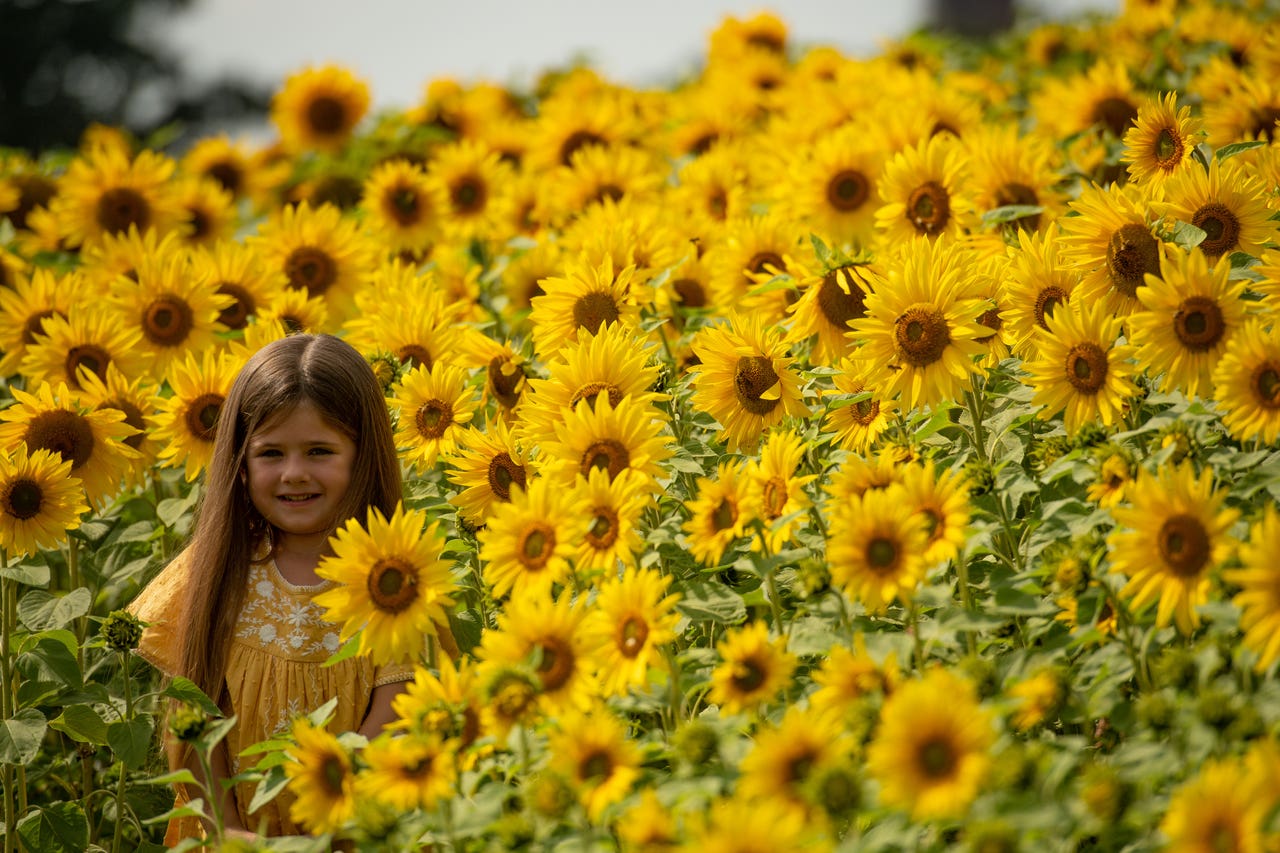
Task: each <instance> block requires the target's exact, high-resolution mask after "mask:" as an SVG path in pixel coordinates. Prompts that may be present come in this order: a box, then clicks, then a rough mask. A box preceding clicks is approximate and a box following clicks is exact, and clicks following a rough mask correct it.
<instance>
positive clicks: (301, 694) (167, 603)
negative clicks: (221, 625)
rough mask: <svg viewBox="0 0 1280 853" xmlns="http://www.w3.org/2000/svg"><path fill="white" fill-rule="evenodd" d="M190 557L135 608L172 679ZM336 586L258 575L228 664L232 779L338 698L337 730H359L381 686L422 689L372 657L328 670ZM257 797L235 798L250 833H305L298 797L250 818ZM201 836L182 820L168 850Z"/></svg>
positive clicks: (402, 670)
mask: <svg viewBox="0 0 1280 853" xmlns="http://www.w3.org/2000/svg"><path fill="white" fill-rule="evenodd" d="M185 557H186V552H183V553H182V554H179V555H178V556H177V557H176V558H174V560H173V561H172V562H170V563H169V565H168V566H166V567H165V568H164V570H163V571H161V572H160V574H159V575H157V576H156V578H155V579H154V580H153V581H152V582H151V583H149V584H148V585H147V587H146V588H145V589H144V590H143V591H142V592H141V593H140V594H139V595H138V597H137V598H136V599H135V600H134V602H133V604H131V605H130V607H129V610H130V611H131V612H132V613H133V614H134V615H135V616H137V617H138V618H139V619H141V620H143V621H144V622H149V623H151V624H150V625H149V626H148V627H147V628H146V630H144V631H143V634H142V642H141V645H140V646H139V648H138V653H139V654H140V655H141V656H142V657H143V658H144V659H146V660H147V661H149V662H150V663H151V664H152V665H154V666H155V667H156V668H157V669H159V670H160V671H161V672H163V673H165V674H166V675H170V676H172V675H175V674H177V673H176V672H175V670H176V667H177V656H178V649H179V642H180V638H181V634H182V631H183V628H184V627H185V625H186V619H184V618H183V615H182V614H181V613H178V612H177V608H178V607H179V606H180V604H179V603H180V601H181V597H180V595H179V593H180V591H181V589H182V587H183V585H184V584H185V583H186V579H187V576H188V572H189V570H190V568H189V565H188V562H189V561H188V560H187V559H185ZM334 585H335V584H334V582H333V581H324V582H322V583H319V584H315V585H313V586H297V585H295V584H292V583H289V581H287V580H285V578H284V577H283V575H281V574H280V570H279V568H277V567H276V564H275V562H274V561H272V560H267V561H264V562H261V563H255V564H253V565H252V566H251V567H250V570H249V586H248V589H247V590H245V600H244V604H243V606H242V607H241V610H240V616H239V619H238V620H237V622H236V633H235V638H234V639H233V640H232V644H231V649H230V652H229V654H228V658H227V676H226V684H227V696H228V697H229V699H230V708H229V709H228V711H229V713H231V714H235V715H236V717H237V725H236V727H235V728H234V729H232V730H231V733H230V734H228V735H227V739H226V746H227V755H228V758H229V760H230V763H231V773H232V774H233V775H234V774H236V773H239V772H240V771H241V770H242V769H244V768H248V767H252V766H253V765H254V764H255V763H256V762H257V761H258V759H259V758H261V756H258V755H247V756H243V757H242V756H241V755H240V751H241V750H242V749H244V748H246V747H248V746H251V745H252V744H255V743H258V742H259V741H263V740H267V739H268V738H272V737H275V736H277V735H279V734H281V733H284V732H287V731H288V729H289V726H290V724H291V723H292V721H293V719H294V718H295V717H296V716H298V715H300V714H305V713H307V712H309V711H312V710H314V709H316V708H318V707H319V706H321V705H323V704H324V703H325V702H327V701H328V700H329V699H330V698H332V697H334V696H337V697H338V706H337V708H336V710H335V711H334V716H333V719H332V721H331V722H330V724H329V727H328V728H329V731H332V732H343V731H354V730H356V729H358V728H359V727H360V724H361V723H362V722H363V720H364V717H365V714H366V712H367V711H368V708H369V700H370V697H371V696H372V695H373V689H374V688H375V687H378V686H381V685H383V684H394V683H396V682H399V681H411V680H413V666H412V664H405V665H392V666H382V667H375V666H374V665H373V664H372V663H370V662H369V659H368V658H367V657H359V656H356V657H350V658H347V659H346V660H343V661H339V662H338V663H337V664H335V665H334V666H331V667H322V666H321V664H322V663H324V661H325V660H327V659H328V658H329V657H330V656H331V655H332V654H333V653H334V652H336V651H337V650H338V647H339V640H338V627H339V626H338V625H337V624H335V623H333V622H326V621H325V620H324V619H323V618H322V614H323V613H324V609H323V608H321V607H317V606H316V604H315V603H314V602H313V601H312V596H313V595H315V594H316V593H319V592H322V591H324V590H326V589H330V588H331V587H333V586H334ZM255 788H256V785H254V784H241V785H239V786H238V787H237V789H236V807H237V809H238V810H239V812H240V819H241V821H242V822H243V823H244V825H245V826H246V827H249V828H251V829H254V830H256V831H257V832H259V833H260V834H263V835H292V834H297V833H301V832H303V830H302V828H301V827H299V826H298V825H296V824H295V823H294V822H293V821H292V820H290V819H289V803H290V802H291V801H292V797H290V796H289V792H288V791H287V790H286V791H283V792H281V794H280V795H279V796H277V797H276V798H275V799H274V800H272V801H271V802H269V803H267V804H266V805H265V806H263V807H262V808H260V809H258V811H256V812H254V813H253V814H249V812H248V808H249V804H250V803H251V802H252V800H253V793H254V790H255ZM184 793H185V792H183V791H181V790H180V791H178V797H179V800H180V801H181V800H184V799H185V797H184ZM175 824H177V825H176V826H175ZM201 834H202V833H201V829H200V824H199V821H197V820H195V819H187V820H184V821H175V822H174V823H173V824H171V825H170V827H169V833H168V835H167V836H166V838H165V842H166V844H172V843H176V841H177V840H179V839H181V838H184V837H190V836H192V835H196V836H198V835H201Z"/></svg>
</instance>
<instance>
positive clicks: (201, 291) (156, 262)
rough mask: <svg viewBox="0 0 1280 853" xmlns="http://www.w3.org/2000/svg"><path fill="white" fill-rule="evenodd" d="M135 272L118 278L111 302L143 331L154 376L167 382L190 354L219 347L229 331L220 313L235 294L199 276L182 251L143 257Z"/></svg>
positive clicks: (124, 319)
mask: <svg viewBox="0 0 1280 853" xmlns="http://www.w3.org/2000/svg"><path fill="white" fill-rule="evenodd" d="M135 276H136V277H134V278H131V277H128V276H118V277H117V278H116V279H115V281H114V282H112V285H111V292H110V296H109V300H110V302H109V304H110V306H111V308H112V310H113V312H114V314H115V316H116V317H117V318H119V321H121V322H123V324H124V325H125V327H126V328H128V329H130V330H131V331H132V332H136V333H140V334H139V337H140V344H141V347H142V351H143V353H145V354H146V355H147V356H148V357H149V362H150V368H149V372H150V374H151V375H152V376H153V377H154V378H155V379H157V380H164V379H165V378H166V377H167V375H168V373H169V371H170V370H171V369H172V367H173V366H174V365H176V364H178V363H180V362H181V361H182V360H183V359H184V358H186V356H187V355H188V354H194V353H201V352H206V351H208V350H209V349H211V348H212V347H213V345H214V343H215V342H216V341H217V340H218V334H219V333H220V332H223V331H225V327H224V326H223V325H222V324H221V323H220V322H219V321H218V317H219V315H220V314H221V312H222V311H224V310H225V309H226V308H228V307H229V306H230V305H231V304H232V297H230V296H228V295H226V294H222V293H219V292H217V291H215V290H213V289H212V288H210V287H207V286H206V285H205V283H204V282H202V281H198V280H196V279H194V278H193V277H192V275H191V268H190V263H189V262H188V260H187V257H186V256H185V255H180V254H177V253H164V254H158V255H153V256H151V257H148V258H145V259H143V261H142V263H141V264H139V266H138V269H137V270H136V273H135Z"/></svg>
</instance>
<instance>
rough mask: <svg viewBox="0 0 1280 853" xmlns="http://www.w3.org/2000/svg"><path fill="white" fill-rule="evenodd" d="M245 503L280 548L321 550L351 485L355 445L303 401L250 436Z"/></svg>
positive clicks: (308, 403)
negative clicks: (266, 525) (270, 528)
mask: <svg viewBox="0 0 1280 853" xmlns="http://www.w3.org/2000/svg"><path fill="white" fill-rule="evenodd" d="M247 450H248V453H247V459H246V465H247V467H248V473H247V481H248V487H249V500H251V501H252V502H253V505H254V507H256V508H257V510H258V512H260V513H262V517H263V518H265V519H266V520H267V521H268V522H269V523H270V524H271V525H272V526H274V527H275V529H276V531H277V535H278V537H279V539H280V541H279V542H278V543H277V544H278V545H280V546H281V547H285V548H288V549H290V550H303V549H307V550H310V549H312V548H314V549H315V550H322V549H323V546H324V543H325V539H326V538H327V535H328V533H329V531H330V530H331V529H332V527H333V525H334V522H335V521H336V520H337V513H338V507H339V505H340V504H341V502H342V498H343V496H344V495H345V494H346V493H347V486H348V485H349V484H350V482H351V467H352V464H353V463H354V462H355V454H356V446H355V442H353V441H352V440H351V439H350V438H348V437H347V434H346V433H344V432H342V431H341V430H339V429H338V428H336V427H334V426H333V425H331V424H330V423H328V422H327V421H326V420H325V419H324V418H322V417H321V416H320V412H319V411H317V409H316V408H315V406H314V405H312V404H311V403H310V402H307V401H303V402H302V403H300V404H298V405H297V406H296V407H295V408H293V409H291V410H289V411H287V412H285V413H283V414H280V415H277V416H276V417H274V418H272V419H270V420H268V421H267V422H266V423H265V424H263V425H262V426H261V427H259V429H258V430H257V431H256V432H255V433H254V434H253V435H251V436H250V437H249V446H248V448H247Z"/></svg>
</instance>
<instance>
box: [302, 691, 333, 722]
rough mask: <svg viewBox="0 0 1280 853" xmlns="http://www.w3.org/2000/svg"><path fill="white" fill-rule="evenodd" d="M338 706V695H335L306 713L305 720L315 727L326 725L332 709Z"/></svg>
mask: <svg viewBox="0 0 1280 853" xmlns="http://www.w3.org/2000/svg"><path fill="white" fill-rule="evenodd" d="M336 707H338V697H337V696H335V697H333V698H332V699H330V700H329V701H328V702H325V703H324V704H323V705H321V706H320V707H319V708H316V709H315V710H314V711H312V712H311V713H310V714H307V720H309V721H310V722H311V725H313V726H316V727H317V728H319V727H321V726H325V725H328V723H329V719H330V718H331V717H332V716H333V709H334V708H336Z"/></svg>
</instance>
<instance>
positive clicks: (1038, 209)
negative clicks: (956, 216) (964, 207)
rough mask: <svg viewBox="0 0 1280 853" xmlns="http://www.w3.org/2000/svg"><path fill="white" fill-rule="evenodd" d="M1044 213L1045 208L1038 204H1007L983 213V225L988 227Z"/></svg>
mask: <svg viewBox="0 0 1280 853" xmlns="http://www.w3.org/2000/svg"><path fill="white" fill-rule="evenodd" d="M1042 213H1044V208H1043V207H1042V206H1040V205H1038V204H1006V205H1002V206H1000V207H994V208H992V209H991V210H988V211H987V212H986V213H984V214H982V227H983V228H984V229H986V228H990V227H991V226H993V225H1003V224H1004V223H1006V222H1014V221H1016V220H1019V219H1025V218H1027V217H1028V216H1039V215H1040V214H1042Z"/></svg>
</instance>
